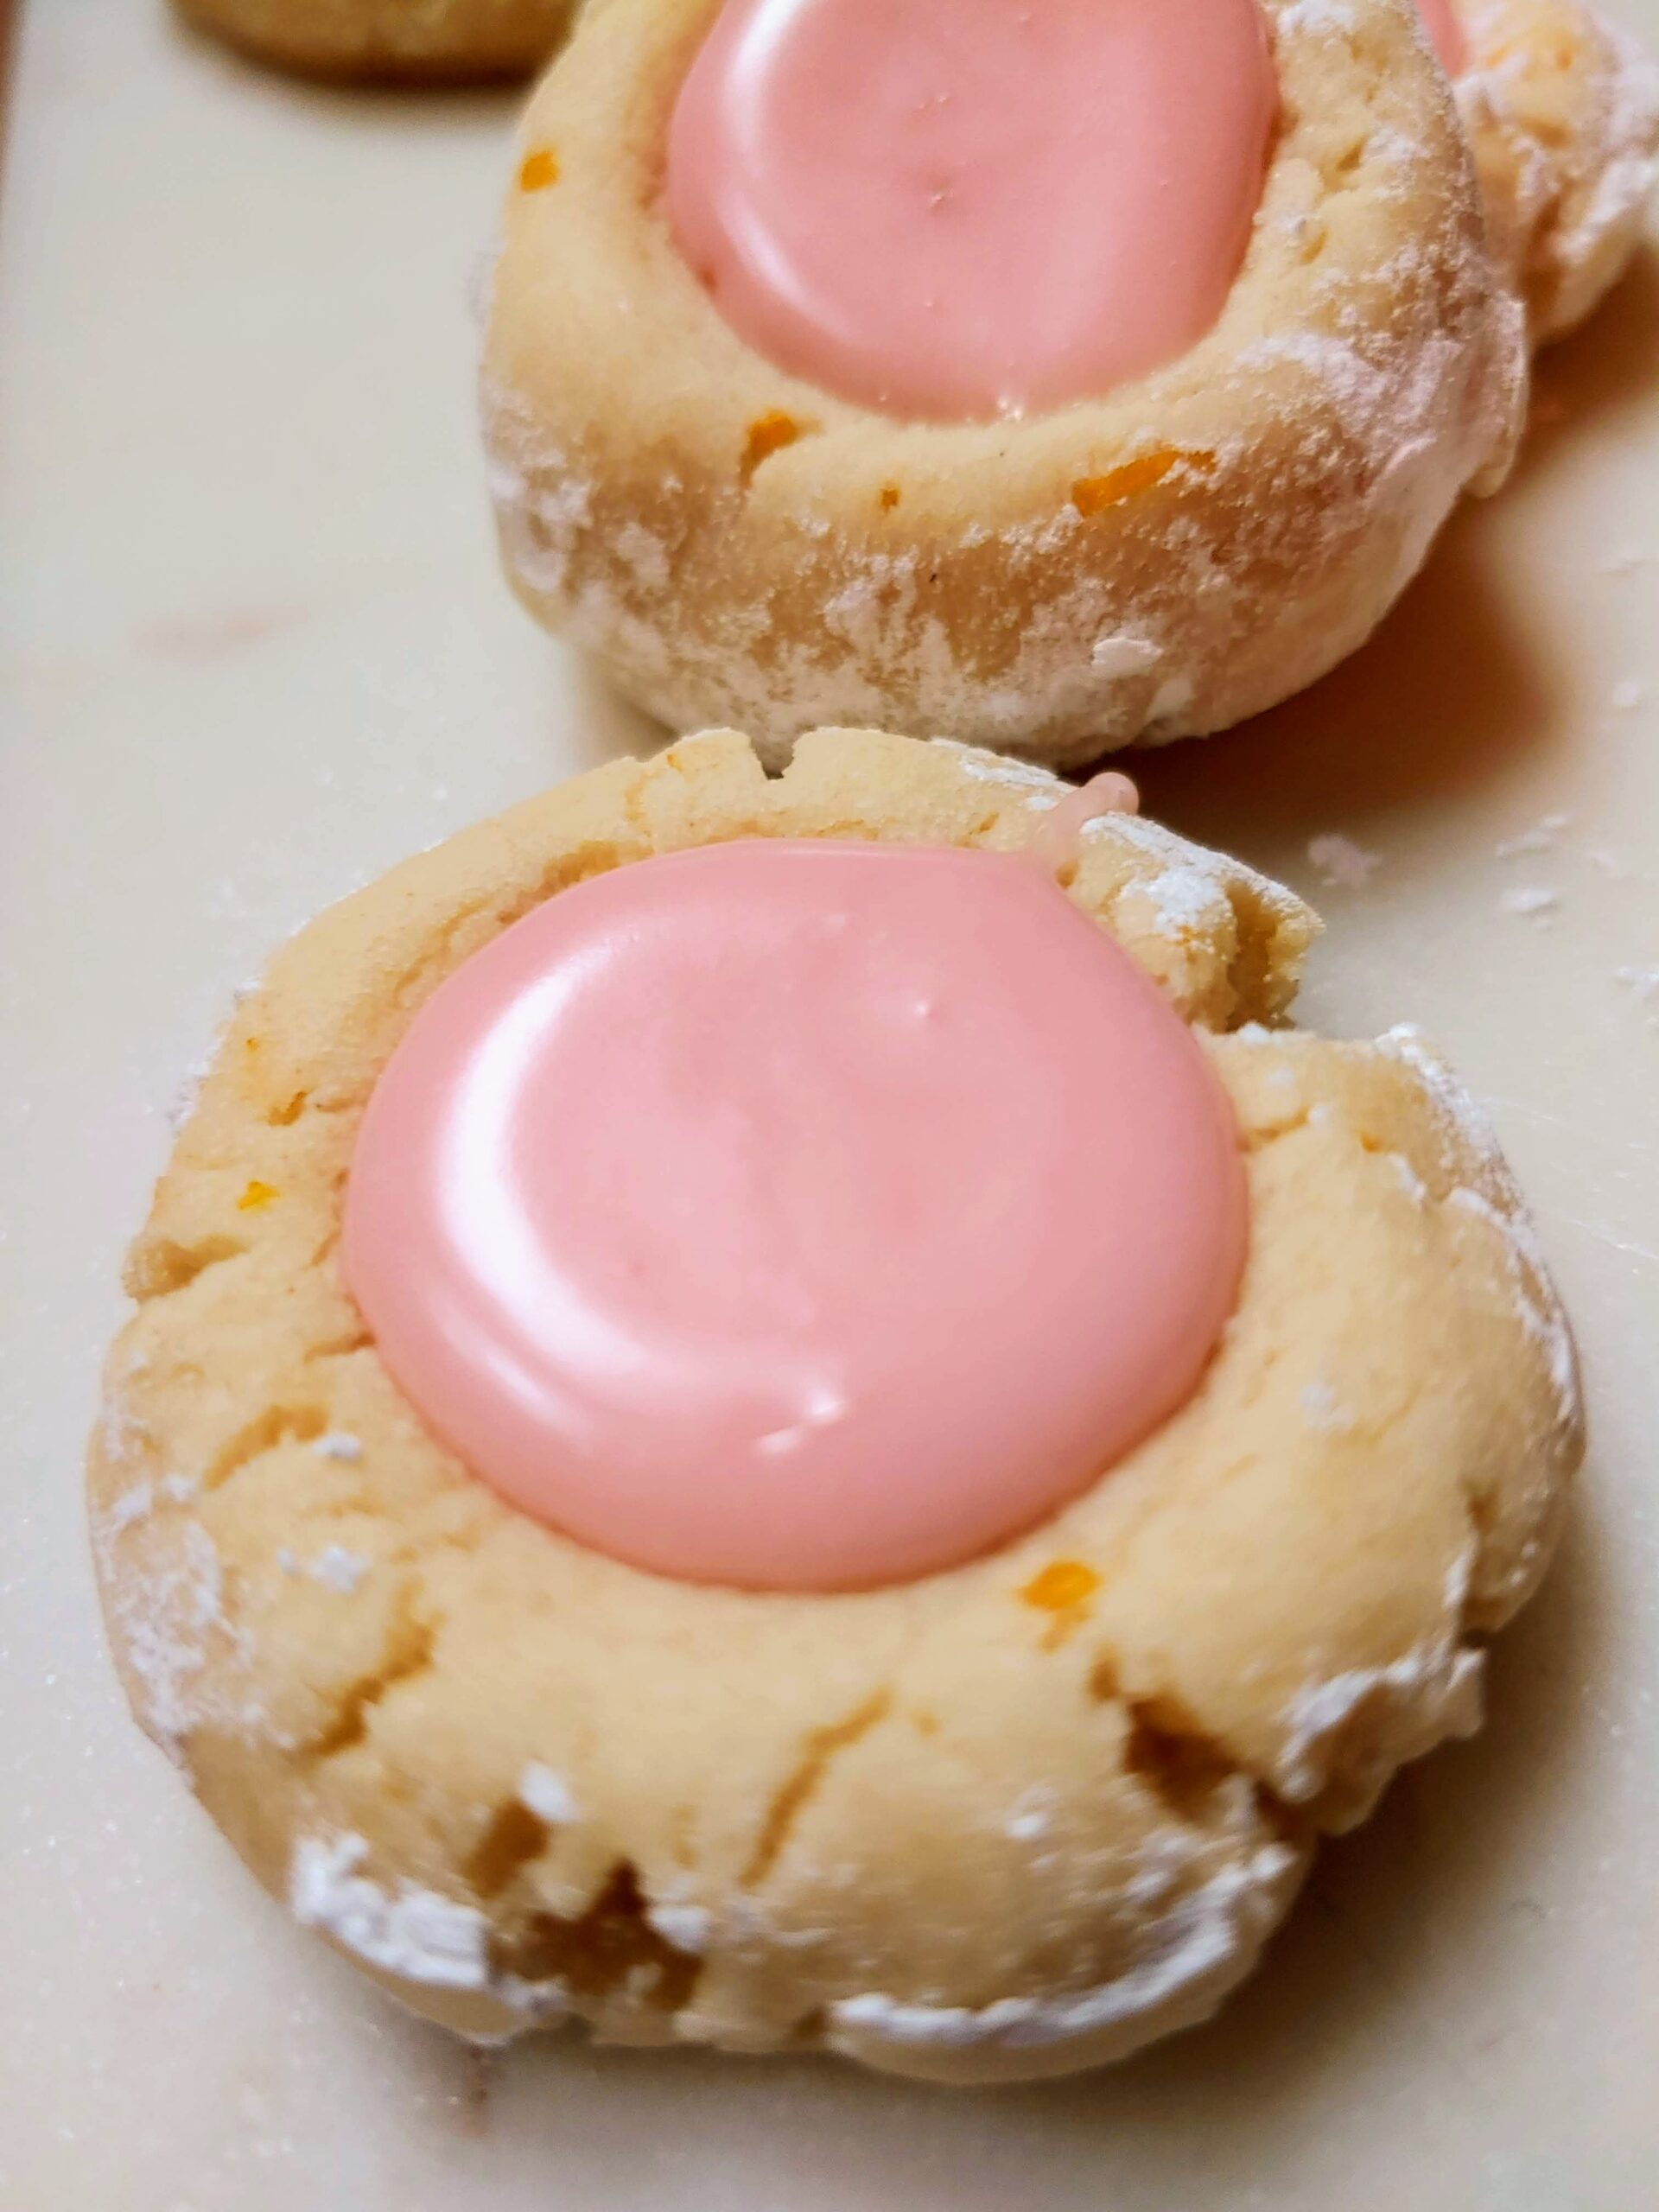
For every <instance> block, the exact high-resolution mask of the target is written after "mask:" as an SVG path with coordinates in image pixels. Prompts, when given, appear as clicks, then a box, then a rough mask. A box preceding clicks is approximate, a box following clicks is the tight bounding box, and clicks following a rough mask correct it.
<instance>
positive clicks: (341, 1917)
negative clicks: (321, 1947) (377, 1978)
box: [288, 1835, 490, 1989]
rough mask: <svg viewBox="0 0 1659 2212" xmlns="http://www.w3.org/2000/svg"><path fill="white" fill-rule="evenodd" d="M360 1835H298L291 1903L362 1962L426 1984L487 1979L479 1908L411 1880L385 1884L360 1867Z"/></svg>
mask: <svg viewBox="0 0 1659 2212" xmlns="http://www.w3.org/2000/svg"><path fill="white" fill-rule="evenodd" d="M368 1855H369V1847H368V1845H367V1843H366V1842H365V1840H364V1839H363V1838H362V1837H361V1836H360V1835H341V1836H334V1837H330V1838H327V1839H320V1838H315V1837H304V1838H302V1840H301V1841H300V1843H299V1844H298V1846H297V1847H296V1850H295V1853H294V1858H293V1861H292V1865H291V1868H290V1871H289V1893H288V1901H289V1910H291V1911H292V1913H293V1915H294V1917H295V1918H296V1920H297V1921H298V1922H299V1923H301V1925H302V1927H306V1928H317V1929H321V1930H322V1932H323V1933H324V1934H325V1935H327V1936H333V1938H334V1941H335V1942H337V1943H338V1944H340V1947H341V1948H342V1949H344V1950H347V1951H350V1952H351V1953H352V1954H353V1955H354V1956H355V1957H357V1958H359V1959H361V1960H362V1961H363V1962H364V1964H365V1966H372V1967H379V1968H380V1970H381V1971H382V1973H385V1974H397V1975H400V1976H401V1977H402V1978H403V1979H404V1980H405V1981H416V1982H420V1983H421V1984H423V1986H425V1987H427V1988H429V1989H484V1988H486V1987H487V1986H489V1980H490V1972H489V1952H488V1927H487V1923H486V1921H485V1918H484V1916H483V1914H482V1913H480V1912H478V1911H476V1910H474V1908H473V1907H472V1906H471V1905H464V1904H455V1903H454V1902H453V1900H452V1899H450V1898H448V1897H440V1896H438V1895H437V1893H436V1892H435V1891H432V1890H426V1889H422V1888H420V1887H418V1886H417V1885H416V1884H414V1883H412V1882H399V1883H397V1885H396V1886H395V1887H393V1888H391V1889H388V1888H385V1887H383V1886H382V1885H381V1884H380V1883H378V1882H376V1881H373V1880H372V1879H371V1878H370V1877H369V1876H367V1875H366V1874H364V1873H363V1872H361V1871H360V1870H361V1868H362V1866H363V1863H364V1861H365V1859H367V1857H368Z"/></svg>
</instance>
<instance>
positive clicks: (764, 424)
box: [742, 407, 801, 480]
mask: <svg viewBox="0 0 1659 2212" xmlns="http://www.w3.org/2000/svg"><path fill="white" fill-rule="evenodd" d="M800 435H801V426H800V424H799V423H798V422H797V421H796V420H795V417H794V416H792V415H785V413H784V411H783V410H782V408H781V407H774V408H773V409H772V412H771V413H770V414H768V415H757V416H755V418H754V420H753V423H750V425H749V442H748V443H747V445H746V446H745V447H744V448H743V464H742V466H743V475H744V478H745V479H746V480H747V478H749V477H751V476H753V474H754V472H755V470H756V469H757V468H759V467H760V464H761V462H762V461H768V460H770V459H771V457H772V454H775V453H781V452H782V451H783V449H784V448H785V446H792V445H793V444H794V442H795V441H796V439H797V438H798V437H799V436H800Z"/></svg>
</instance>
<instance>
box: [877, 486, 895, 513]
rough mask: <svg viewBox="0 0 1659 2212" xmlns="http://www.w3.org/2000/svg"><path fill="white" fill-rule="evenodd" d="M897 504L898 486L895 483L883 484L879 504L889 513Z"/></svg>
mask: <svg viewBox="0 0 1659 2212" xmlns="http://www.w3.org/2000/svg"><path fill="white" fill-rule="evenodd" d="M898 504H899V486H897V485H896V484H884V485H883V486H881V505H882V506H883V508H884V509H885V510H886V511H887V512H888V513H889V514H891V513H892V512H893V508H894V507H896V506H897V505H898Z"/></svg>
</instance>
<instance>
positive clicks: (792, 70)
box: [667, 0, 1278, 421]
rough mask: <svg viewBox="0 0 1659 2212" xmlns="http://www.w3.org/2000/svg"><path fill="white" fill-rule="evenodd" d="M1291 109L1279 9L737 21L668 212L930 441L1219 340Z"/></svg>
mask: <svg viewBox="0 0 1659 2212" xmlns="http://www.w3.org/2000/svg"><path fill="white" fill-rule="evenodd" d="M1277 101H1278V87H1277V80H1276V78H1275V75H1274V68H1273V63H1272V59H1271V55H1270V54H1269V52H1268V39H1267V32H1266V28H1265V25H1264V22H1263V20H1262V13H1261V10H1260V8H1259V6H1258V4H1257V0H1156V4H1150V3H1149V0H1043V4H1042V5H1040V6H1037V5H1032V4H1028V0H1027V4H1021V0H971V4H964V0H727V4H726V5H725V6H724V7H723V8H721V10H720V12H719V14H718V16H716V18H715V22H714V26H713V29H711V30H710V32H709V36H708V38H707V39H706V40H705V41H704V42H703V44H702V48H700V50H699V51H698V53H697V54H696V59H695V60H693V62H692V64H691V67H690V72H689V73H688V75H687V77H686V79H685V82H684V85H683V87H682V89H681V92H680V95H679V99H678V100H677V103H676V105H675V109H674V112H673V117H672V120H671V125H670V129H669V135H668V173H667V207H668V213H669V218H670V220H671V225H672V226H673V230H674V232H675V235H676V237H677V240H678V242H679V245H680V247H681V250H682V251H683V253H684V255H685V257H686V258H687V259H688V260H689V261H690V264H691V266H692V267H693V269H694V270H696V272H697V274H698V275H699V276H700V277H701V278H702V281H703V282H704V283H706V284H707V285H708V287H709V289H710V291H711V292H712V294H713V296H714V298H715V303H716V305H717V306H718V307H719V308H720V310H721V314H722V315H724V316H725V317H726V319H727V321H728V322H729V323H730V324H731V325H732V327H733V328H734V330H736V331H737V333H738V334H739V335H740V336H741V337H742V338H743V339H744V340H746V341H747V343H748V344H750V345H751V346H753V347H754V348H755V349H756V350H757V351H758V352H760V353H763V354H765V355H766V357H767V358H768V359H771V360H773V361H775V362H777V363H778V364H779V365H780V366H781V367H783V368H785V369H787V370H789V371H791V372H792V373H793V374H795V375H797V376H799V377H802V378H805V379H806V381H807V382H809V383H810V384H815V385H819V386H821V387H822V388H823V389H824V390H825V391H832V392H835V393H837V394H839V395H840V396H841V397H843V398H847V399H851V400H855V401H857V402H860V403H861V404H864V405H866V406H869V407H874V408H879V409H881V410H886V411H887V412H889V413H892V414H895V415H900V416H912V417H918V418H925V419H932V420H942V421H943V420H963V419H974V418H980V417H986V416H995V415H998V414H1006V413H1009V412H1014V411H1020V410H1033V409H1038V408H1051V407H1058V406H1063V405H1065V404H1066V403H1067V402H1068V401H1071V400H1077V399H1083V398H1088V397H1095V396H1098V395H1100V394H1102V393H1104V392H1107V391H1111V390H1113V389H1114V388H1115V387H1116V386H1118V385H1122V384H1125V383H1127V382H1128V381H1130V380H1131V379H1133V378H1136V377H1139V376H1142V375H1145V374H1146V373H1147V372H1148V371H1149V370H1152V369H1154V368H1156V367H1158V366H1159V365H1160V364H1161V363H1163V362H1165V361H1167V360H1171V359H1174V358H1175V357H1176V356H1177V355H1179V354H1180V353H1185V351H1186V349H1187V348H1188V347H1189V346H1192V345H1193V344H1194V343H1195V342H1196V341H1197V340H1198V339H1199V338H1201V337H1202V336H1203V335H1204V334H1205V332H1206V331H1207V330H1209V329H1210V328H1211V326H1212V325H1213V323H1214V322H1215V321H1216V318H1217V315H1219V314H1220V312H1221V308H1222V306H1223V303H1224V301H1225V299H1226V296H1227V294H1228V291H1229V289H1230V287H1231V285H1232V282H1233V279H1234V277H1236V275H1237V273H1238V270H1239V266H1240V264H1241V263H1242V261H1243V257H1244V250H1245V247H1246V245H1247V244H1248V243H1249V234H1250V226H1251V223H1252V221H1253V219H1254V217H1255V209H1256V207H1257V205H1258V203H1259V201H1260V199H1261V194H1262V181H1263V177H1264V175H1265V173H1266V165H1267V156H1268V140H1269V137H1270V135H1271V131H1272V126H1273V121H1274V114H1275V111H1276V108H1277Z"/></svg>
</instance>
